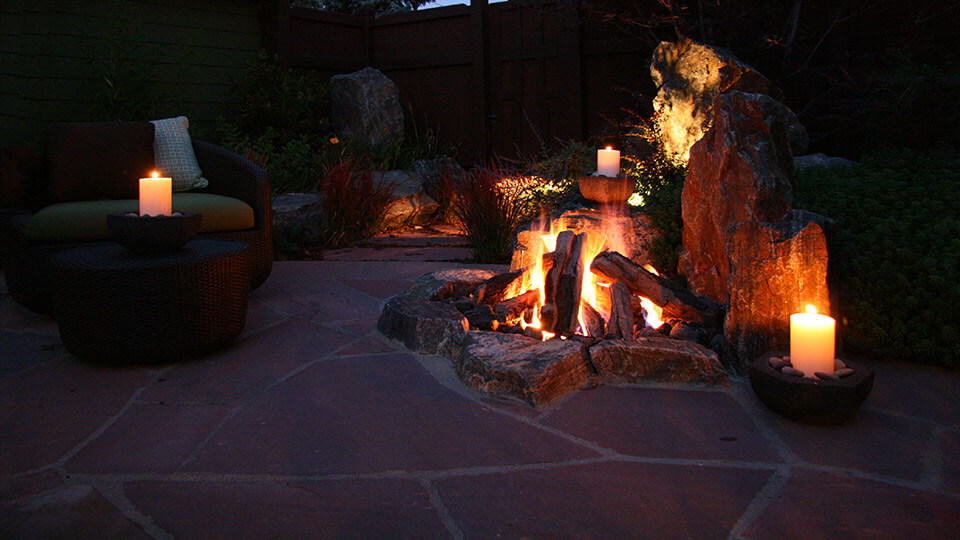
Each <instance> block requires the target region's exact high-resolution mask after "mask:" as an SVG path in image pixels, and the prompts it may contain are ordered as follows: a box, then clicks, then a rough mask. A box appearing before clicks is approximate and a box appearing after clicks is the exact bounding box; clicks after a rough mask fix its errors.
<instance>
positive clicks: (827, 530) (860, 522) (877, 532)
mask: <svg viewBox="0 0 960 540" xmlns="http://www.w3.org/2000/svg"><path fill="white" fill-rule="evenodd" d="M957 531H960V500H957V499H950V498H946V497H939V496H937V495H934V494H931V493H928V492H923V491H916V490H912V489H908V488H903V487H897V486H892V485H889V484H882V483H879V482H874V481H871V480H862V479H858V478H849V477H847V478H845V477H840V476H833V475H831V474H826V473H820V472H815V471H809V470H802V469H800V470H795V471H794V472H793V475H792V476H791V478H790V479H789V481H788V482H787V485H786V486H785V488H784V490H783V492H782V493H780V494H779V495H777V496H776V497H774V499H773V500H772V501H771V502H770V504H769V506H768V507H767V509H766V511H765V512H764V513H763V515H762V516H761V517H760V518H759V519H757V520H756V522H755V523H754V524H753V526H752V527H751V528H750V529H749V530H748V531H747V533H746V536H747V537H748V538H804V539H819V538H822V539H824V540H836V539H842V538H851V539H859V538H956V537H957Z"/></svg>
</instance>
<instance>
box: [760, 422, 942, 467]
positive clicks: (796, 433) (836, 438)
mask: <svg viewBox="0 0 960 540" xmlns="http://www.w3.org/2000/svg"><path fill="white" fill-rule="evenodd" d="M775 431H776V432H777V433H778V434H779V435H780V437H782V438H783V440H784V441H786V443H787V446H789V447H790V448H791V449H792V450H793V451H794V452H796V453H797V454H798V455H799V456H800V458H801V459H803V460H804V461H807V462H809V463H816V464H818V465H830V466H834V467H843V468H847V469H855V470H858V471H864V472H869V473H874V474H880V475H883V476H890V477H897V478H904V479H908V480H920V478H921V476H922V474H923V467H924V457H925V455H926V453H927V452H928V449H929V444H930V434H931V431H930V427H929V426H927V425H925V424H922V423H920V422H915V421H911V420H907V419H904V418H900V417H896V416H892V415H889V414H885V413H880V412H877V411H860V412H859V413H858V414H857V416H856V417H854V418H853V419H852V420H851V421H850V423H848V424H846V425H843V426H802V425H798V424H794V423H792V422H788V421H779V420H778V421H777V422H776V428H775Z"/></svg>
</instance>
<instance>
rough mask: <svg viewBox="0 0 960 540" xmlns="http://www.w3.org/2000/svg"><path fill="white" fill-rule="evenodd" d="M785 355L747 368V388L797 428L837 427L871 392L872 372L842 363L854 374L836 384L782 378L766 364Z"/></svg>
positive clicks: (759, 360) (763, 358)
mask: <svg viewBox="0 0 960 540" xmlns="http://www.w3.org/2000/svg"><path fill="white" fill-rule="evenodd" d="M786 354H787V353H784V352H768V353H766V354H764V355H763V356H761V357H760V358H757V359H756V360H754V361H753V362H751V363H750V365H749V366H748V367H747V371H748V373H749V375H750V386H752V387H753V391H754V392H756V394H757V397H759V398H760V401H762V402H763V403H764V404H765V405H766V406H767V407H770V408H771V409H773V410H774V412H776V413H777V414H779V415H781V416H784V417H786V418H789V419H790V420H793V421H794V422H797V423H800V424H819V425H836V424H843V423H844V422H846V421H847V420H849V419H850V418H851V417H852V416H853V415H854V414H855V413H856V412H857V410H858V409H859V408H860V405H862V404H863V402H864V400H866V399H867V396H868V395H870V391H871V390H872V389H873V379H874V374H873V370H871V369H869V368H866V367H864V366H862V365H855V364H853V363H851V362H850V361H849V360H846V359H844V361H843V362H844V363H845V364H847V367H850V368H853V370H854V371H853V374H851V375H849V376H847V377H844V378H842V379H840V380H837V381H829V380H820V379H809V378H807V377H795V376H791V375H785V374H783V373H781V372H779V371H777V370H775V369H773V368H772V367H770V363H769V360H770V358H771V357H774V356H784V355H786Z"/></svg>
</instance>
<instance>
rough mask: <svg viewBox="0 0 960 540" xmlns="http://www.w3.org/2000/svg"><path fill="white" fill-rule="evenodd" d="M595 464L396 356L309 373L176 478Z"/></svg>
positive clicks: (278, 391) (238, 419) (246, 416)
mask: <svg viewBox="0 0 960 540" xmlns="http://www.w3.org/2000/svg"><path fill="white" fill-rule="evenodd" d="M596 455H597V454H596V453H595V452H593V451H591V450H589V449H587V448H584V447H582V446H579V445H576V444H573V443H571V442H568V441H566V440H564V439H562V438H560V437H558V436H556V435H553V434H550V433H546V432H544V431H542V430H540V429H537V428H535V427H531V426H529V425H527V424H524V423H521V422H518V421H514V420H510V419H508V418H504V417H502V416H500V415H498V414H496V413H495V412H494V411H491V410H489V409H487V408H485V407H483V406H481V405H479V404H477V403H475V402H472V401H469V400H467V399H464V398H463V397H462V396H460V395H458V394H456V393H454V392H452V391H450V390H448V389H447V388H445V387H443V386H442V385H440V384H439V383H437V381H436V380H434V379H433V378H432V377H430V375H429V374H428V372H427V371H426V370H424V369H423V367H421V366H420V365H419V364H418V363H417V362H416V361H415V360H414V359H413V357H412V356H411V355H409V354H403V353H397V354H394V355H393V356H392V357H391V358H390V359H389V360H387V359H385V358H383V357H382V356H378V357H369V358H363V357H360V358H343V359H336V360H328V361H325V362H321V363H318V364H315V365H313V366H311V367H310V368H308V369H307V370H305V371H304V372H302V373H300V374H299V375H298V376H297V377H295V378H291V379H289V380H287V381H285V382H284V383H283V384H280V385H278V386H275V387H274V388H272V389H270V390H269V391H268V392H266V393H265V394H264V395H263V396H261V397H260V398H258V399H257V400H256V401H254V402H252V403H250V404H248V405H247V406H246V407H244V409H243V410H242V411H240V413H238V414H237V416H235V417H234V418H232V419H231V420H230V421H229V422H228V423H227V424H226V425H225V426H224V427H223V429H222V430H221V431H220V433H218V434H217V435H216V436H215V437H214V438H213V439H212V440H211V441H210V442H209V444H208V445H207V446H206V448H205V449H204V450H203V451H202V452H200V453H199V454H198V456H197V459H196V461H194V462H192V463H189V464H187V465H186V466H185V467H184V469H183V470H184V471H188V472H214V473H244V474H285V473H286V474H299V475H310V474H356V473H378V472H384V471H393V470H404V471H413V470H432V469H449V468H462V467H480V466H498V465H508V464H514V463H544V462H558V461H567V460H571V459H582V458H589V457H595V456H596Z"/></svg>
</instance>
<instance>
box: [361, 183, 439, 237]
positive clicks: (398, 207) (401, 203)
mask: <svg viewBox="0 0 960 540" xmlns="http://www.w3.org/2000/svg"><path fill="white" fill-rule="evenodd" d="M373 182H374V184H375V185H378V186H386V185H391V186H392V189H393V197H394V202H393V204H391V205H390V207H389V208H387V214H386V217H385V218H384V223H383V224H384V226H385V227H387V228H393V227H401V226H404V225H423V224H426V223H428V222H429V221H430V219H431V218H432V217H433V214H434V213H435V212H436V211H437V209H438V208H440V204H439V203H437V201H435V200H434V199H433V198H432V197H431V196H430V195H427V192H426V190H424V188H423V182H422V181H421V180H420V178H419V177H418V176H417V175H414V174H410V173H409V172H407V171H401V170H396V171H387V172H374V173H373Z"/></svg>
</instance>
